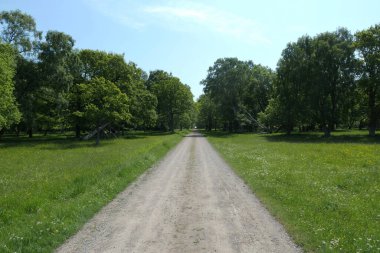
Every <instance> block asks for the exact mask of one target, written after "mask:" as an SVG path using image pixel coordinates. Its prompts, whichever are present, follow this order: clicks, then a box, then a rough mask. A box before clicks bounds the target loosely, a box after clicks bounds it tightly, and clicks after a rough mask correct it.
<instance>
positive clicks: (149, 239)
mask: <svg viewBox="0 0 380 253" xmlns="http://www.w3.org/2000/svg"><path fill="white" fill-rule="evenodd" d="M57 252H181V253H185V252H301V250H300V249H299V248H297V247H296V245H295V244H294V243H293V242H292V240H291V239H290V238H289V236H288V235H287V233H286V232H285V230H284V228H283V227H282V226H281V224H279V223H278V222H277V221H276V220H274V219H273V217H272V216H271V215H270V214H269V213H268V211H267V210H266V209H265V208H264V207H263V206H262V204H261V203H260V202H259V201H258V200H257V198H256V197H255V196H254V194H252V192H251V191H250V190H249V189H248V187H247V186H246V185H245V184H244V183H243V182H242V180H241V179H240V178H238V177H237V176H236V175H235V173H234V172H233V171H232V170H231V168H230V167H229V166H228V165H227V164H226V163H225V162H224V161H223V159H222V158H221V157H220V156H219V155H218V153H217V152H216V151H215V150H214V148H213V147H212V146H211V145H210V144H209V143H208V141H207V140H206V138H205V137H203V136H201V135H200V134H199V133H197V132H193V133H192V134H190V135H188V136H187V137H185V138H184V140H183V141H182V142H181V143H179V144H178V145H177V146H176V147H175V148H174V149H173V150H172V151H170V152H169V153H168V155H167V156H166V157H165V158H164V159H163V160H162V161H161V162H160V163H159V164H157V165H156V166H155V167H153V168H151V169H150V170H149V171H148V172H147V173H145V174H144V175H143V176H141V177H140V178H139V179H138V180H137V181H136V182H135V183H133V184H132V185H130V186H129V187H128V188H126V189H125V190H124V191H123V192H122V193H120V194H119V195H118V196H117V197H116V198H115V199H114V200H113V201H112V202H111V203H110V204H109V205H107V206H105V207H104V208H103V209H102V210H101V211H100V212H99V213H98V214H97V215H95V216H94V218H92V219H91V220H90V221H89V222H88V223H87V224H86V225H85V226H84V227H83V228H82V229H81V230H80V231H79V232H78V233H77V234H76V235H75V236H73V237H72V238H70V239H69V240H68V241H67V242H66V243H64V244H63V245H62V246H61V247H60V248H58V249H57Z"/></svg>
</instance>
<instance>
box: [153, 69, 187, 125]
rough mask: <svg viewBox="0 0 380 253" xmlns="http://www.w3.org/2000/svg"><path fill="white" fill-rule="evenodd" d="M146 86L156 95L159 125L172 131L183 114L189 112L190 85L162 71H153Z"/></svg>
mask: <svg viewBox="0 0 380 253" xmlns="http://www.w3.org/2000/svg"><path fill="white" fill-rule="evenodd" d="M147 87H150V90H151V91H152V93H153V94H154V95H155V96H156V97H157V101H158V105H157V111H158V115H159V123H160V124H161V127H163V128H166V127H168V128H169V130H170V131H171V132H174V127H175V125H176V123H179V122H178V121H179V119H180V118H181V117H182V118H183V117H184V116H183V115H184V114H186V113H189V112H190V111H191V109H192V105H193V103H194V102H193V94H192V93H191V91H190V87H189V86H187V85H185V84H182V83H181V81H180V80H179V79H178V78H177V77H174V76H172V75H171V74H168V73H166V72H164V71H161V70H157V71H153V72H151V73H150V75H149V79H148V80H147Z"/></svg>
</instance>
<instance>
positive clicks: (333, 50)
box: [311, 28, 356, 137]
mask: <svg viewBox="0 0 380 253" xmlns="http://www.w3.org/2000/svg"><path fill="white" fill-rule="evenodd" d="M313 50H314V52H313V62H312V64H313V74H312V77H313V80H314V82H313V86H312V97H311V99H312V102H313V105H312V106H313V109H314V112H315V116H316V120H317V121H318V123H319V124H320V126H321V127H322V129H324V132H325V136H326V137H328V136H330V132H331V131H332V130H334V129H335V126H336V125H337V124H338V123H339V122H340V118H341V115H342V111H341V110H342V109H343V105H344V100H346V99H347V97H348V96H351V95H352V94H351V93H350V91H351V90H352V87H353V86H354V85H355V67H356V60H355V55H354V50H355V49H354V47H353V36H352V35H351V34H350V32H349V31H348V30H347V29H344V28H340V29H338V30H337V31H336V32H332V33H331V32H326V33H322V34H319V35H318V36H316V37H315V38H314V40H313Z"/></svg>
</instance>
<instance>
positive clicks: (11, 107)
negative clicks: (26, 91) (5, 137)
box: [0, 43, 21, 136]
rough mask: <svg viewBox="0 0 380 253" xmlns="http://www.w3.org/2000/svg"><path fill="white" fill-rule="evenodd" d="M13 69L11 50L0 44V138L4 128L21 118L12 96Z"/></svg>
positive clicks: (9, 47) (13, 62) (12, 51)
mask: <svg viewBox="0 0 380 253" xmlns="http://www.w3.org/2000/svg"><path fill="white" fill-rule="evenodd" d="M15 68H16V65H15V53H14V50H13V48H12V47H11V46H9V45H5V44H2V43H0V136H1V134H2V133H3V131H4V129H5V128H8V127H10V126H11V125H12V124H15V123H18V122H19V121H20V117H21V114H20V112H19V110H18V108H17V103H16V98H15V96H14V94H13V91H14V82H13V77H14V74H15Z"/></svg>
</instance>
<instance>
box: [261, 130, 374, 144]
mask: <svg viewBox="0 0 380 253" xmlns="http://www.w3.org/2000/svg"><path fill="white" fill-rule="evenodd" d="M260 137H262V138H265V139H266V140H267V141H270V142H289V143H352V144H354V143H358V144H380V136H379V135H377V136H375V137H369V136H368V135H367V134H364V133H363V134H358V133H350V132H336V133H335V134H334V133H332V135H331V136H330V137H328V138H326V137H324V136H323V134H322V133H296V134H291V135H286V134H268V135H261V136H260Z"/></svg>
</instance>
